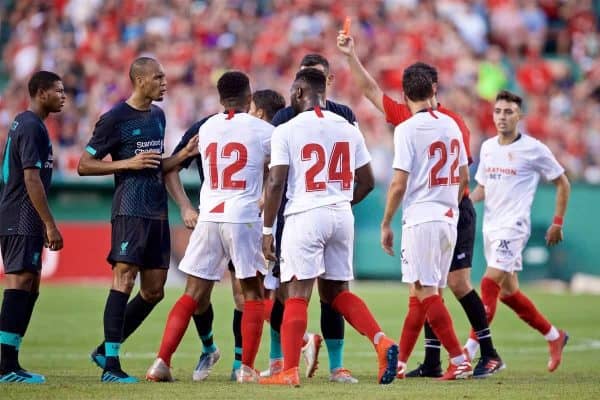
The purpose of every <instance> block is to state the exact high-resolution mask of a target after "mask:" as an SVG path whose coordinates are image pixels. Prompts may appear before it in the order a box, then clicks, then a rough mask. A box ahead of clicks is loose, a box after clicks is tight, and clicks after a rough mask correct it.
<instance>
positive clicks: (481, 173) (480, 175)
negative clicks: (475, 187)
mask: <svg viewBox="0 0 600 400" xmlns="http://www.w3.org/2000/svg"><path fill="white" fill-rule="evenodd" d="M484 146H485V143H484V144H483V145H482V146H481V150H480V151H479V165H478V166H477V172H476V173H475V180H476V181H477V183H479V184H480V185H481V186H485V185H486V181H487V175H486V173H485V163H484V160H483V149H484Z"/></svg>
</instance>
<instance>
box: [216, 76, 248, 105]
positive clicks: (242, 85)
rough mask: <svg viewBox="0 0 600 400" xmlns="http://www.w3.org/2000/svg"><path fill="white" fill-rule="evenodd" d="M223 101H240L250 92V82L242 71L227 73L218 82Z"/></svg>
mask: <svg viewBox="0 0 600 400" xmlns="http://www.w3.org/2000/svg"><path fill="white" fill-rule="evenodd" d="M217 90H218V91H219V97H220V98H221V101H227V102H231V101H238V100H241V99H242V98H243V97H245V96H246V95H247V94H248V93H249V92H250V80H249V79H248V76H247V75H246V74H244V73H243V72H240V71H228V72H225V73H224V74H223V75H221V77H220V78H219V80H218V81H217Z"/></svg>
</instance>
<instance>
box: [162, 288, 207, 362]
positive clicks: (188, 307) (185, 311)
mask: <svg viewBox="0 0 600 400" xmlns="http://www.w3.org/2000/svg"><path fill="white" fill-rule="evenodd" d="M196 307H198V303H196V301H195V300H194V299H193V298H192V297H191V296H189V295H187V294H184V295H183V296H181V297H180V298H179V300H177V302H176V303H175V305H174V306H173V308H171V312H169V316H168V317H167V325H166V326H165V332H164V333H163V338H162V341H161V342H160V350H159V351H158V356H159V357H160V358H162V359H163V361H164V362H165V363H167V365H168V366H171V357H172V356H173V353H175V350H177V346H179V343H180V342H181V338H183V335H184V334H185V331H186V329H187V327H188V324H189V323H190V319H191V318H192V315H193V314H194V311H196Z"/></svg>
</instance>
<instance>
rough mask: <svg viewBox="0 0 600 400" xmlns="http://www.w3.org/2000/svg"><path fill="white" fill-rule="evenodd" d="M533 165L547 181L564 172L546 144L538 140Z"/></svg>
mask: <svg viewBox="0 0 600 400" xmlns="http://www.w3.org/2000/svg"><path fill="white" fill-rule="evenodd" d="M533 165H534V168H535V169H536V170H537V171H538V172H539V173H540V174H541V175H542V176H543V177H544V179H546V180H547V181H553V180H554V179H556V178H558V177H559V176H561V175H562V174H563V173H564V172H565V169H564V168H563V167H562V166H561V165H560V164H559V163H558V161H557V160H556V158H555V157H554V154H552V152H551V151H550V149H549V148H548V146H546V145H545V144H543V143H542V142H540V141H538V148H537V151H536V157H535V160H534V162H533Z"/></svg>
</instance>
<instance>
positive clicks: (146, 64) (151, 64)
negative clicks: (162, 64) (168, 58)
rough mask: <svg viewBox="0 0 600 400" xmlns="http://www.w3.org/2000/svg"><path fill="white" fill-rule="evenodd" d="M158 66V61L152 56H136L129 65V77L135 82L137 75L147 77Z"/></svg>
mask: <svg viewBox="0 0 600 400" xmlns="http://www.w3.org/2000/svg"><path fill="white" fill-rule="evenodd" d="M157 66H158V61H156V60H155V59H154V58H152V57H138V58H136V59H135V60H134V61H133V62H132V63H131V66H130V67H129V79H130V80H131V83H133V84H135V79H136V78H137V77H145V76H147V75H148V74H150V73H152V72H153V71H154V69H155V67H157Z"/></svg>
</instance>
